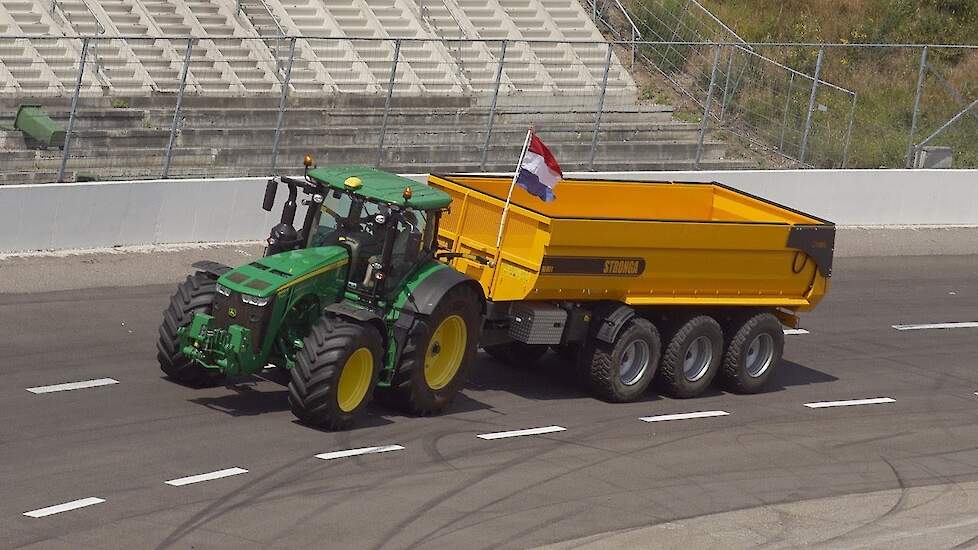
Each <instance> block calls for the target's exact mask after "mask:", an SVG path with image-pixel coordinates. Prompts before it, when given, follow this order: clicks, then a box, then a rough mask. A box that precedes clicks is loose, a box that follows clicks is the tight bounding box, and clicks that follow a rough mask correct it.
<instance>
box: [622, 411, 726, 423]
mask: <svg viewBox="0 0 978 550" xmlns="http://www.w3.org/2000/svg"><path fill="white" fill-rule="evenodd" d="M729 414H730V413H728V412H727V411H699V412H691V413H679V414H660V415H658V416H643V417H642V418H639V420H641V421H643V422H664V421H666V420H688V419H690V418H712V417H714V416H727V415H729Z"/></svg>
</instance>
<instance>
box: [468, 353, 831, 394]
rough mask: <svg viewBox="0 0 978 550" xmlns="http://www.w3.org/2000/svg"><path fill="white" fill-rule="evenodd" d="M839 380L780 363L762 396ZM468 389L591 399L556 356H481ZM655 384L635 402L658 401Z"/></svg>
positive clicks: (710, 391) (713, 387)
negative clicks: (510, 359) (518, 361)
mask: <svg viewBox="0 0 978 550" xmlns="http://www.w3.org/2000/svg"><path fill="white" fill-rule="evenodd" d="M837 380H838V378H836V377H835V376H832V375H830V374H826V373H824V372H821V371H818V370H815V369H813V368H810V367H806V366H804V365H800V364H798V363H795V362H793V361H787V360H782V361H781V363H780V364H779V365H778V369H777V370H776V371H775V372H774V374H773V376H772V378H771V380H770V381H769V382H768V387H767V388H766V389H765V390H764V391H763V392H761V393H772V392H778V391H783V390H785V389H787V388H788V387H791V386H807V385H811V384H825V383H828V382H835V381H837ZM469 387H470V388H472V389H475V390H498V391H505V392H509V393H513V394H515V395H518V396H520V397H524V398H526V399H538V400H551V399H556V400H559V399H577V398H590V397H592V396H591V394H590V392H588V391H587V390H586V389H585V388H583V387H582V386H581V385H580V384H578V383H577V381H576V380H575V379H574V375H573V373H572V372H571V369H570V366H569V365H568V364H567V362H566V361H564V360H562V359H561V358H560V357H558V356H557V355H556V354H553V353H550V354H547V355H546V356H544V357H543V358H542V359H541V360H540V361H539V362H538V363H536V364H533V365H528V366H525V367H512V366H509V365H505V364H503V363H501V362H497V361H495V360H493V359H491V358H489V357H488V356H486V355H480V356H479V358H478V359H477V360H476V363H475V365H474V366H473V368H472V371H471V373H470V375H469ZM724 393H726V392H725V391H724V390H723V388H722V387H720V384H719V383H714V384H713V385H711V386H710V387H709V388H708V389H707V390H706V391H704V392H703V393H702V394H700V396H699V397H716V396H719V395H723V394H724ZM660 399H662V397H661V396H660V395H659V394H658V390H657V389H656V386H655V383H654V382H653V384H652V385H651V386H649V391H647V392H646V393H645V395H644V396H643V397H642V398H641V399H639V400H638V402H650V401H658V400H660Z"/></svg>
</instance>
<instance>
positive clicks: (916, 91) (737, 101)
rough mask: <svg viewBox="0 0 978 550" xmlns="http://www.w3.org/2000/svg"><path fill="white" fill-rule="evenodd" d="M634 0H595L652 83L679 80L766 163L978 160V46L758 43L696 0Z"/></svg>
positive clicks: (729, 135) (684, 94)
mask: <svg viewBox="0 0 978 550" xmlns="http://www.w3.org/2000/svg"><path fill="white" fill-rule="evenodd" d="M625 1H626V3H622V0H590V2H589V3H590V6H591V8H592V17H593V18H594V20H595V21H596V22H597V23H598V25H599V27H600V28H601V29H602V30H603V31H605V32H606V33H607V34H608V35H610V36H611V37H612V38H615V39H617V40H621V41H629V42H631V44H629V46H628V48H629V50H630V51H629V52H628V53H629V56H630V59H631V63H632V64H633V67H632V74H634V75H636V78H637V79H641V77H642V76H646V77H648V78H649V80H651V81H652V82H651V83H650V84H649V83H647V88H646V90H645V93H646V94H647V95H654V94H656V93H657V90H661V89H662V88H663V87H668V88H670V89H671V90H672V91H673V92H674V93H675V95H674V96H673V97H672V99H673V100H674V102H677V103H684V102H685V103H686V108H687V109H686V110H688V111H690V112H697V111H699V112H700V113H706V114H708V116H707V118H708V119H709V120H708V124H709V125H710V126H711V127H713V128H714V129H715V134H714V135H716V136H718V137H720V136H722V137H721V139H724V140H725V141H728V142H737V143H741V144H743V145H744V146H745V147H747V148H748V149H751V150H755V151H756V150H761V151H765V152H767V153H768V154H769V156H768V157H767V158H762V159H761V161H762V164H764V165H766V166H767V165H774V166H777V165H783V166H796V167H819V168H838V167H859V168H870V167H872V168H875V167H903V166H906V167H908V168H910V167H914V166H938V167H951V166H955V167H978V159H976V158H975V156H976V153H978V148H976V146H975V144H974V143H973V140H971V139H969V138H968V137H967V136H968V135H972V136H973V135H975V133H974V131H975V130H976V129H978V128H976V127H975V126H974V123H975V122H978V109H976V107H978V106H976V105H974V104H971V103H970V102H971V101H973V100H974V99H975V98H978V71H976V70H975V69H976V68H978V46H964V45H954V46H946V47H934V46H931V47H925V46H922V45H921V46H918V45H908V44H889V45H885V44H749V43H747V42H745V41H744V40H743V39H742V38H741V37H740V36H738V35H737V33H736V32H735V31H734V30H732V29H730V28H729V27H728V26H727V25H725V24H724V23H723V22H722V21H721V20H720V19H718V18H717V17H715V16H714V15H713V14H712V13H711V12H710V11H709V10H708V9H706V8H705V7H704V6H703V5H702V4H700V3H699V2H697V1H696V0H625ZM924 50H930V51H931V52H932V53H931V55H930V57H928V56H927V54H926V53H925V52H924ZM935 52H938V53H937V55H934V54H935ZM643 73H644V74H643ZM942 74H943V75H944V76H942ZM952 80H953V81H955V82H957V87H956V86H955V84H954V83H953V82H952ZM915 84H916V87H915ZM650 90H651V92H650ZM945 124H946V126H945ZM705 127H706V124H704V128H705Z"/></svg>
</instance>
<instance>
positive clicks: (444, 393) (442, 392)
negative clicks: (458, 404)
mask: <svg viewBox="0 0 978 550" xmlns="http://www.w3.org/2000/svg"><path fill="white" fill-rule="evenodd" d="M480 317H481V304H480V299H479V296H478V295H476V293H475V291H474V290H473V289H472V288H471V287H469V286H468V285H457V286H455V287H452V289H451V290H449V291H448V292H447V293H445V295H444V296H442V298H441V300H440V301H439V302H438V305H437V306H435V309H434V310H433V311H432V312H431V315H430V316H426V317H420V318H419V319H418V320H417V321H416V324H415V325H414V327H413V328H412V329H411V332H410V333H409V334H408V337H407V341H406V342H405V344H404V351H403V352H402V353H401V360H400V365H399V367H398V372H397V374H396V375H395V376H394V382H393V383H392V384H391V388H390V389H389V390H388V391H387V392H385V393H388V395H389V399H388V400H389V401H392V402H393V403H394V404H396V405H398V406H399V407H400V408H402V409H404V410H406V411H408V412H409V413H411V414H415V415H419V416H426V415H431V414H437V413H439V412H441V411H443V410H444V409H445V408H446V407H448V406H449V405H450V404H451V402H452V400H454V399H455V396H456V395H457V394H458V392H459V391H460V390H461V389H462V386H464V385H465V379H466V376H467V374H468V370H469V367H470V366H471V364H472V361H473V359H475V354H476V348H477V345H478V339H479V320H480ZM445 346H450V348H449V349H448V350H447V351H448V353H449V354H450V355H443V354H442V352H443V351H446V350H445ZM439 356H441V357H439Z"/></svg>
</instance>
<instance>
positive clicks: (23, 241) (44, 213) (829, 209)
mask: <svg viewBox="0 0 978 550" xmlns="http://www.w3.org/2000/svg"><path fill="white" fill-rule="evenodd" d="M567 175H568V176H569V177H575V176H585V174H570V173H569V174H567ZM586 176H589V177H598V178H609V179H638V180H646V181H719V182H722V183H725V184H728V185H732V186H734V187H737V188H739V189H743V190H744V191H747V192H749V193H753V194H755V195H759V196H762V197H764V198H767V199H770V200H773V201H775V202H779V203H781V204H784V205H786V206H790V207H792V208H795V209H798V210H802V211H805V212H808V213H811V214H814V215H816V216H819V217H822V218H825V219H828V220H831V221H833V222H835V223H837V224H839V225H843V226H916V225H932V226H959V225H965V226H978V171H976V170H802V171H797V170H786V171H781V170H771V171H722V172H616V173H601V174H586ZM410 177H412V178H415V179H417V180H419V181H423V180H424V176H418V175H414V176H410ZM264 183H265V180H264V179H262V178H238V179H212V180H200V179H197V180H156V181H132V182H100V183H80V184H77V183H75V184H39V185H9V186H4V187H0V253H12V252H27V251H35V250H58V249H71V248H101V247H112V246H127V245H148V244H166V243H186V242H230V241H249V240H259V239H263V238H265V236H266V235H267V232H268V229H269V228H270V227H271V225H272V223H273V221H275V219H276V218H277V216H278V215H279V213H280V210H279V209H278V207H279V206H280V205H281V203H282V201H284V193H282V192H281V190H280V193H279V196H278V203H277V204H276V210H275V211H274V212H273V213H272V214H269V213H266V212H265V211H263V210H262V209H261V206H260V205H261V199H262V193H263V188H264ZM557 195H558V196H559V195H560V188H559V187H558V189H557ZM595 200H614V197H595Z"/></svg>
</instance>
